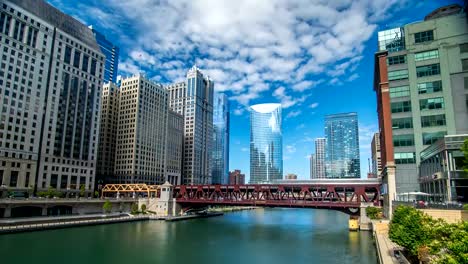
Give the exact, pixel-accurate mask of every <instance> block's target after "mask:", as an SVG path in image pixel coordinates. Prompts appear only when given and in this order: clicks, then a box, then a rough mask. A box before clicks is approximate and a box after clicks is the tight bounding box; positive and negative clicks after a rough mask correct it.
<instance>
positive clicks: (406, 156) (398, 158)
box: [394, 152, 416, 164]
mask: <svg viewBox="0 0 468 264" xmlns="http://www.w3.org/2000/svg"><path fill="white" fill-rule="evenodd" d="M394 156H395V163H396V164H411V163H416V154H415V153H414V152H395V155H394Z"/></svg>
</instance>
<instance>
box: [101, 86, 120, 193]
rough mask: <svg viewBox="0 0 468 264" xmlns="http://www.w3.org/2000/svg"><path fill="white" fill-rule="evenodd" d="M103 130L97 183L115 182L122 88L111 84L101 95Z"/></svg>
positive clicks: (105, 87) (104, 88) (104, 87)
mask: <svg viewBox="0 0 468 264" xmlns="http://www.w3.org/2000/svg"><path fill="white" fill-rule="evenodd" d="M101 101H102V103H101V128H100V132H99V146H98V156H97V158H98V161H97V168H96V183H97V184H99V185H102V184H104V183H110V182H115V181H116V179H115V177H114V176H115V174H114V173H115V171H114V170H115V153H116V150H117V128H118V122H119V109H120V87H118V86H117V85H115V84H113V83H111V82H109V83H106V84H104V86H103V88H102V94H101Z"/></svg>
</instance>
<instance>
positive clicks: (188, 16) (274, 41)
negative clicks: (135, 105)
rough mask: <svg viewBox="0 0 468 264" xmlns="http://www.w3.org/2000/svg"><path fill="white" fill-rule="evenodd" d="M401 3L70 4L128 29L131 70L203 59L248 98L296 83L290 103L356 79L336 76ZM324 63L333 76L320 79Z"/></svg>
mask: <svg viewBox="0 0 468 264" xmlns="http://www.w3.org/2000/svg"><path fill="white" fill-rule="evenodd" d="M51 1H52V2H53V3H57V4H59V5H60V6H63V4H62V3H61V2H59V1H58V0H51ZM403 3H404V1H403ZM399 5H403V4H402V2H401V1H396V0H388V1H387V0H374V1H370V0H353V1H351V0H340V1H323V0H311V1H301V0H292V1H282V0H258V1H251V0H238V1H230V0H198V1H191V0H178V1H150V0H126V1H121V0H102V1H92V2H91V3H90V4H88V5H86V4H84V3H77V4H76V6H74V8H75V9H72V10H70V9H71V7H68V9H69V10H67V11H73V13H74V15H77V16H78V18H79V19H82V20H85V21H86V20H90V21H88V22H89V23H90V24H91V22H94V23H99V25H100V26H101V27H102V28H101V29H102V30H103V31H107V32H114V33H115V35H117V36H121V37H119V38H120V39H119V40H120V42H121V43H120V44H121V46H122V49H121V57H122V58H124V62H122V63H121V64H120V71H121V72H123V73H125V74H131V73H136V72H138V71H139V68H140V67H141V68H142V70H143V71H146V72H150V73H149V74H148V75H157V76H161V79H162V80H165V81H167V82H174V81H177V80H181V79H183V78H184V76H185V73H186V70H187V69H188V68H189V67H191V66H192V65H193V64H197V66H199V67H200V68H201V69H203V70H204V72H205V73H206V74H208V75H210V76H211V78H212V79H213V80H214V81H215V89H216V90H217V91H231V92H232V93H233V94H234V95H235V96H234V97H232V99H233V100H236V101H237V102H239V103H240V104H242V105H248V104H249V103H250V102H251V101H252V100H257V99H260V98H261V97H262V95H263V94H265V93H266V92H267V91H269V92H270V93H272V92H273V91H272V90H273V88H276V87H275V86H274V85H272V83H273V82H275V81H282V82H284V83H285V84H284V85H286V84H291V87H288V88H290V89H291V90H286V92H287V93H285V94H284V95H283V96H280V95H278V97H280V98H281V101H282V104H283V107H285V108H288V107H291V106H294V105H297V104H299V103H300V100H301V98H302V97H301V94H300V93H301V92H303V91H306V90H308V89H311V88H313V87H315V86H317V84H319V83H322V82H323V83H330V84H340V83H342V82H343V81H352V80H354V79H353V78H356V77H357V76H356V77H353V78H351V77H352V76H354V75H351V76H350V77H349V78H348V79H346V80H342V81H339V80H338V79H337V78H336V77H338V76H341V75H344V74H351V73H352V72H353V71H354V70H355V69H356V67H357V66H358V65H359V63H360V60H361V59H360V58H362V57H361V56H362V51H363V49H364V44H365V43H366V41H367V40H368V39H369V38H370V36H371V35H372V34H373V33H374V32H375V29H376V22H378V21H379V19H383V18H384V17H385V16H386V15H388V13H390V12H388V11H389V9H390V8H392V7H394V6H399ZM207 7H209V8H208V9H207ZM208 11H209V12H208ZM207 12H208V13H207ZM109 14H112V15H109ZM123 52H125V53H126V54H127V56H128V57H127V58H125V54H123ZM194 54H196V56H197V57H196V58H195V57H194ZM172 61H174V62H172ZM323 71H325V72H327V73H328V77H326V79H324V80H315V79H314V77H316V75H317V74H318V73H321V72H323ZM151 72H153V73H151ZM237 112H239V111H237Z"/></svg>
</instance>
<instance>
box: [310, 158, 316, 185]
mask: <svg viewBox="0 0 468 264" xmlns="http://www.w3.org/2000/svg"><path fill="white" fill-rule="evenodd" d="M309 162H310V178H311V179H315V178H317V174H316V173H317V172H316V171H317V163H316V162H317V160H316V159H315V154H311V155H310V158H309Z"/></svg>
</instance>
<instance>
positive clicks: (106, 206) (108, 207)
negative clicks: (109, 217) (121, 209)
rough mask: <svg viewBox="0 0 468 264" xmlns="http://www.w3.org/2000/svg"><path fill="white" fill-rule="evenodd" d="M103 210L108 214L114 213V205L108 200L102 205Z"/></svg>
mask: <svg viewBox="0 0 468 264" xmlns="http://www.w3.org/2000/svg"><path fill="white" fill-rule="evenodd" d="M102 209H103V210H104V212H106V213H107V214H108V213H110V212H111V211H112V203H111V202H110V201H109V200H106V201H105V202H104V204H103V205H102Z"/></svg>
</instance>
